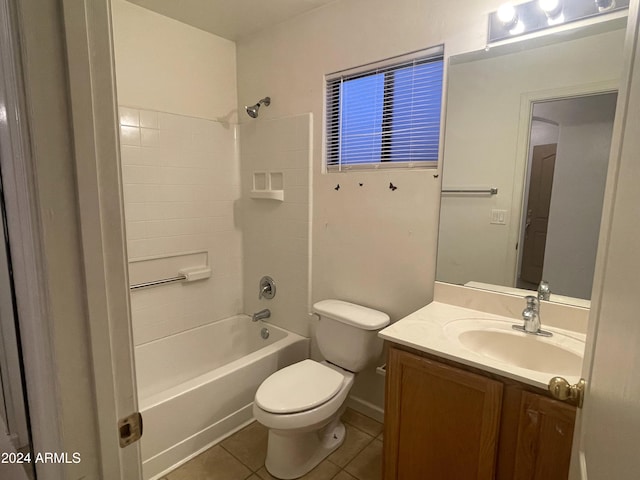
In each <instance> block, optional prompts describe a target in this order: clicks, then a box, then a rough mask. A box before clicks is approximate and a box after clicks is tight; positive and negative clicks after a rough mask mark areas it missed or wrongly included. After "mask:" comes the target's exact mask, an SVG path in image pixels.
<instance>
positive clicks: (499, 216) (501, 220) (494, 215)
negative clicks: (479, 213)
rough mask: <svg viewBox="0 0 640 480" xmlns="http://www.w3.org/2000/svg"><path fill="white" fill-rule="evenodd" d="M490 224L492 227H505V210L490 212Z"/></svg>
mask: <svg viewBox="0 0 640 480" xmlns="http://www.w3.org/2000/svg"><path fill="white" fill-rule="evenodd" d="M491 223H492V224H494V225H506V224H507V211H506V210H498V209H495V208H494V209H492V210H491Z"/></svg>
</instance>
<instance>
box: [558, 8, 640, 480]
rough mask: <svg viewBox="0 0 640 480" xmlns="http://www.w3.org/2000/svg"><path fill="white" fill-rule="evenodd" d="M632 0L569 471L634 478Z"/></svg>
mask: <svg viewBox="0 0 640 480" xmlns="http://www.w3.org/2000/svg"><path fill="white" fill-rule="evenodd" d="M638 24H639V22H638V0H632V2H631V7H630V11H629V25H628V30H627V42H626V49H627V51H626V63H625V71H624V72H623V75H622V77H621V78H622V80H621V85H620V95H619V97H618V110H617V113H616V125H615V127H614V129H615V131H614V138H613V147H612V154H611V155H612V156H611V162H610V165H611V166H610V170H609V176H608V179H607V194H606V199H605V201H606V203H605V210H604V216H603V224H602V230H601V234H600V241H601V243H600V245H601V246H602V247H601V248H600V251H599V252H598V261H597V266H596V269H597V273H596V281H595V284H594V291H593V300H594V302H593V303H592V305H593V308H592V311H591V324H590V327H589V336H588V338H589V345H587V351H586V352H585V366H584V367H583V373H584V378H585V379H586V380H587V392H586V396H585V401H584V408H583V409H582V411H581V413H580V414H579V417H578V423H577V425H576V431H575V432H576V433H575V436H574V444H573V454H572V462H571V472H570V475H569V477H570V479H572V480H578V479H580V480H586V479H587V478H589V479H590V480H600V479H616V480H624V479H637V478H640V315H639V313H640V248H639V245H640V187H639V185H640V51H639V50H638Z"/></svg>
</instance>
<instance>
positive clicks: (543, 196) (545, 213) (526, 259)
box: [518, 143, 558, 290]
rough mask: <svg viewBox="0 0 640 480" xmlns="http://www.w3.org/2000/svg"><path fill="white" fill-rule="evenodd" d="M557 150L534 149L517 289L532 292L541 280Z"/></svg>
mask: <svg viewBox="0 0 640 480" xmlns="http://www.w3.org/2000/svg"><path fill="white" fill-rule="evenodd" d="M557 146H558V145H557V144H555V143H552V144H549V145H536V146H534V147H533V155H532V156H531V176H530V177H529V195H528V198H527V204H526V207H525V212H526V215H525V216H524V219H525V224H524V241H523V242H522V263H521V267H520V278H519V279H518V287H519V288H530V289H533V290H535V289H536V288H538V284H539V283H540V281H541V280H542V269H543V267H544V247H545V245H546V243H547V224H548V223H549V207H550V206H551V188H552V186H553V170H554V167H555V164H556V149H557Z"/></svg>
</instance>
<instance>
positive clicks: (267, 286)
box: [258, 276, 276, 300]
mask: <svg viewBox="0 0 640 480" xmlns="http://www.w3.org/2000/svg"><path fill="white" fill-rule="evenodd" d="M258 288H259V290H258V300H262V299H263V298H266V299H267V300H271V299H272V298H273V297H275V296H276V282H274V281H273V278H271V277H268V276H264V277H262V278H261V279H260V284H259V287H258Z"/></svg>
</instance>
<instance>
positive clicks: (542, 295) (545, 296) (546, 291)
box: [538, 280, 551, 301]
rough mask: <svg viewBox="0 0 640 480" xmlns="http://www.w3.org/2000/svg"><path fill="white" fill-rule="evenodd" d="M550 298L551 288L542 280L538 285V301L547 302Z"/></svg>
mask: <svg viewBox="0 0 640 480" xmlns="http://www.w3.org/2000/svg"><path fill="white" fill-rule="evenodd" d="M549 298H551V287H550V286H549V282H546V281H544V280H542V281H541V282H540V285H538V300H547V301H548V300H549Z"/></svg>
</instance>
